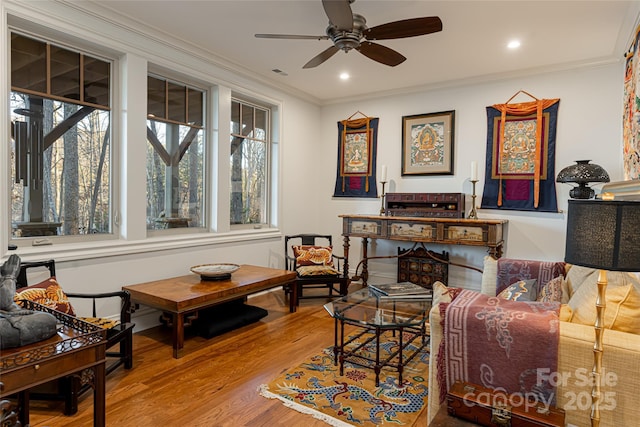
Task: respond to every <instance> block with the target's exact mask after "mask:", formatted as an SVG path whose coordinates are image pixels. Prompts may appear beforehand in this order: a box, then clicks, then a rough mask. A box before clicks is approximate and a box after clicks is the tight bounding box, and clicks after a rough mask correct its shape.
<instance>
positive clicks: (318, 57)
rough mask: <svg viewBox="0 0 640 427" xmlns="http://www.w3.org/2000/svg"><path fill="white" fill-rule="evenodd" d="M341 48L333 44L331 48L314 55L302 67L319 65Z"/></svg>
mask: <svg viewBox="0 0 640 427" xmlns="http://www.w3.org/2000/svg"><path fill="white" fill-rule="evenodd" d="M339 50H340V49H338V48H337V47H335V46H331V47H330V48H328V49H326V50H323V51H322V52H320V53H319V54H318V55H316V56H314V57H313V58H312V59H311V61H309V62H307V63H306V64H304V67H302V68H313V67H317V66H318V65H320V64H322V63H323V62H324V61H326V60H327V59H329V58H331V57H332V56H333V55H335V54H336V53H337V52H338V51H339Z"/></svg>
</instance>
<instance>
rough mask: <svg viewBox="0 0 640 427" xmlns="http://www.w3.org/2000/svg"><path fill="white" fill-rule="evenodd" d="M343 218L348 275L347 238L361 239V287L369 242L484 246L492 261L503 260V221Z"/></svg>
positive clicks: (365, 275)
mask: <svg viewBox="0 0 640 427" xmlns="http://www.w3.org/2000/svg"><path fill="white" fill-rule="evenodd" d="M339 217H340V218H342V236H343V237H344V245H343V246H344V257H345V270H346V271H349V238H350V237H361V238H362V274H361V276H360V277H361V279H362V281H363V283H365V284H366V283H367V276H368V266H367V259H368V258H367V247H368V243H369V239H383V240H399V241H405V242H422V243H438V244H444V245H466V246H484V247H487V248H488V251H489V253H490V254H491V255H492V256H493V257H495V258H500V257H501V256H502V246H503V244H504V238H503V228H504V226H505V225H506V224H507V222H508V221H507V220H502V219H499V220H498V219H460V218H458V219H452V218H424V217H410V218H408V217H394V216H380V215H339Z"/></svg>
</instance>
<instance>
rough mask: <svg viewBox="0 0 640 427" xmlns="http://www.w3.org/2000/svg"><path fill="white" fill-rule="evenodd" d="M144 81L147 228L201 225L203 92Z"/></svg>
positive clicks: (154, 79) (158, 80)
mask: <svg viewBox="0 0 640 427" xmlns="http://www.w3.org/2000/svg"><path fill="white" fill-rule="evenodd" d="M147 82H148V85H147V89H148V92H147V93H148V98H147V114H148V120H147V141H148V143H147V167H146V170H147V229H149V230H154V229H165V228H184V227H204V225H205V223H204V211H203V207H204V154H205V153H204V149H205V143H204V107H203V106H204V91H202V90H199V89H194V88H192V87H189V86H187V85H184V84H181V83H176V82H172V81H169V80H167V79H164V78H162V77H156V76H149V77H148V79H147Z"/></svg>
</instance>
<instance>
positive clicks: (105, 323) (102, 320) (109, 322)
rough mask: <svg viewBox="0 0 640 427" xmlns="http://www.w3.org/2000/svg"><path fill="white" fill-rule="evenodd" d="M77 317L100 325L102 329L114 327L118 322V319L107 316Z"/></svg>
mask: <svg viewBox="0 0 640 427" xmlns="http://www.w3.org/2000/svg"><path fill="white" fill-rule="evenodd" d="M78 319H80V320H84V321H85V322H88V323H91V324H94V325H96V326H100V327H101V328H102V329H111V328H115V327H116V326H118V325H119V324H120V321H119V320H115V319H109V318H107V317H80V316H78Z"/></svg>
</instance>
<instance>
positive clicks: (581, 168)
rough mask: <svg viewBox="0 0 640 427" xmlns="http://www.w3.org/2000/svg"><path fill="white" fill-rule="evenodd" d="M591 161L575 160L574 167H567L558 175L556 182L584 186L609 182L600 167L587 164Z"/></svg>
mask: <svg viewBox="0 0 640 427" xmlns="http://www.w3.org/2000/svg"><path fill="white" fill-rule="evenodd" d="M590 161H591V160H576V164H575V165H570V166H567V167H566V168H564V169H562V170H561V171H560V172H559V173H558V177H557V178H556V182H563V183H571V182H576V183H578V184H586V183H589V182H609V174H608V173H607V171H606V170H604V169H603V168H602V166H600V165H596V164H594V163H589V162H590Z"/></svg>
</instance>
